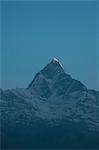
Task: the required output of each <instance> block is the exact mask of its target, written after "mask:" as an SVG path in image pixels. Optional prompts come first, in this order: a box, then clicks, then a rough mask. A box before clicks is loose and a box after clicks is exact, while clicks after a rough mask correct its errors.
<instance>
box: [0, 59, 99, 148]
mask: <svg viewBox="0 0 99 150" xmlns="http://www.w3.org/2000/svg"><path fill="white" fill-rule="evenodd" d="M0 95H1V96H0V109H1V148H2V149H8V148H13V149H14V148H24V149H25V148H26V149H29V148H46V149H49V148H53V149H54V148H55V149H56V148H85V149H86V148H97V149H98V148H99V92H98V91H95V90H90V89H87V87H86V86H85V85H84V84H82V83H81V82H80V81H78V80H75V79H73V78H72V77H71V76H70V75H68V74H66V73H65V71H64V69H63V67H62V65H61V63H60V62H59V61H58V60H57V59H56V58H54V59H53V60H52V61H51V62H50V63H49V64H48V65H46V66H45V67H44V68H43V69H42V70H41V71H40V72H38V73H37V74H36V75H35V77H34V79H33V80H32V82H31V83H30V84H29V85H28V87H27V88H17V89H10V90H9V89H8V90H5V91H4V90H2V89H0Z"/></svg>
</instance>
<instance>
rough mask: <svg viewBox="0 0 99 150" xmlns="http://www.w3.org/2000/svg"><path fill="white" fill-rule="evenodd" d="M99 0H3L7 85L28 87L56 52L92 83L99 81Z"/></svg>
mask: <svg viewBox="0 0 99 150" xmlns="http://www.w3.org/2000/svg"><path fill="white" fill-rule="evenodd" d="M97 12H98V6H97V2H95V1H93V2H92V1H89V2H86V1H84V2H79V1H74V2H73V1H70V2H68V1H64V2H61V1H56V2H44V1H41V2H39V1H37V2H35V1H34V2H33V1H31V2H28V1H24V2H22V1H19V2H14V1H12V2H7V1H5V2H2V49H1V50H2V88H4V89H7V88H16V87H27V86H28V84H29V83H30V82H31V80H32V79H33V77H34V75H35V74H36V73H37V72H38V71H40V70H41V69H42V68H43V67H44V66H45V65H46V64H47V63H49V62H50V61H51V59H52V58H53V57H57V58H58V59H59V60H60V61H61V62H62V64H63V66H64V69H65V71H66V72H67V73H69V74H71V76H72V77H73V78H75V79H78V80H80V81H81V82H83V83H84V84H85V85H86V86H87V87H88V88H92V89H99V85H98V73H99V70H98V69H99V68H98V67H99V66H98V59H99V58H98V57H99V56H98V54H99V53H98V32H97V31H98V13H97Z"/></svg>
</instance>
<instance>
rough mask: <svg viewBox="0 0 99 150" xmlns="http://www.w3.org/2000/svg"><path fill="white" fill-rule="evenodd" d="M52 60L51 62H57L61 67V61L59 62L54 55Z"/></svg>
mask: <svg viewBox="0 0 99 150" xmlns="http://www.w3.org/2000/svg"><path fill="white" fill-rule="evenodd" d="M52 62H53V63H58V64H59V65H60V66H61V67H62V68H63V65H62V64H61V62H60V61H59V60H58V59H57V58H56V57H54V58H53V59H52Z"/></svg>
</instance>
